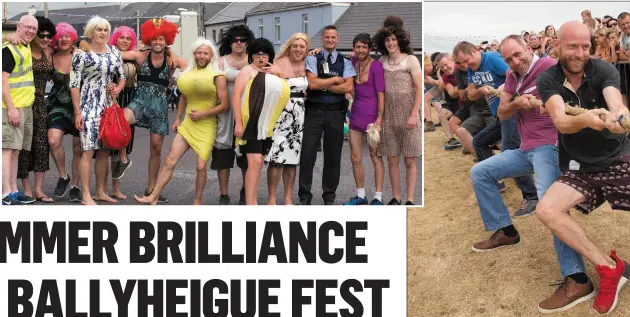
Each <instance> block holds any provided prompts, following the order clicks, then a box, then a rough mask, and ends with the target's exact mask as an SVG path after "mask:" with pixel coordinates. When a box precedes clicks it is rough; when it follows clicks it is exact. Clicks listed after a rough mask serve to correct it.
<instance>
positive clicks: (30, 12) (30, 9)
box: [26, 6, 37, 15]
mask: <svg viewBox="0 0 630 317" xmlns="http://www.w3.org/2000/svg"><path fill="white" fill-rule="evenodd" d="M26 12H28V15H35V13H37V7H36V6H30V7H28V11H26Z"/></svg>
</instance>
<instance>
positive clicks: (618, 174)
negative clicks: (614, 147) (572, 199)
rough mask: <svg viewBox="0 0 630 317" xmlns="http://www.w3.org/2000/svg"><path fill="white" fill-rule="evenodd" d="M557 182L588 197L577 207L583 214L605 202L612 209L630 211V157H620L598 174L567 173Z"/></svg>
mask: <svg viewBox="0 0 630 317" xmlns="http://www.w3.org/2000/svg"><path fill="white" fill-rule="evenodd" d="M557 181H558V182H560V183H562V184H566V185H569V186H571V187H573V188H574V189H575V190H577V191H578V192H580V193H581V194H582V195H584V196H585V197H586V201H585V202H584V203H582V204H579V205H577V206H575V209H577V210H579V211H580V212H582V213H585V214H588V213H590V212H591V211H593V210H595V209H597V208H598V207H599V206H601V205H602V204H603V203H604V202H605V201H608V203H610V206H611V207H612V209H618V210H626V211H630V155H625V156H622V157H620V158H619V159H617V160H616V161H614V162H613V163H612V164H610V165H609V166H608V167H606V168H604V169H603V170H601V171H598V172H593V173H579V172H573V171H569V172H566V173H564V174H563V175H562V176H560V178H559V179H558V180H557Z"/></svg>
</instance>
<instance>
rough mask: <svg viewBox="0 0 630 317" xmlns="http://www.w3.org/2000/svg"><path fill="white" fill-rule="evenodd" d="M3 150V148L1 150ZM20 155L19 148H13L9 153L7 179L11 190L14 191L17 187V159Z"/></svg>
mask: <svg viewBox="0 0 630 317" xmlns="http://www.w3.org/2000/svg"><path fill="white" fill-rule="evenodd" d="M3 151H4V150H3ZM19 157H20V151H19V150H13V152H12V153H11V161H10V162H11V178H10V179H9V181H10V184H11V192H12V193H15V192H17V191H18V187H17V172H18V161H19Z"/></svg>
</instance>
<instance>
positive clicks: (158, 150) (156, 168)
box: [147, 133, 186, 193]
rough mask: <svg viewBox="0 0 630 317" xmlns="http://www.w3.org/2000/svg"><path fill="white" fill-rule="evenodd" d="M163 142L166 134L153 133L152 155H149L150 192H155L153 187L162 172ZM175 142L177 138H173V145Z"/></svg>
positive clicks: (148, 188)
mask: <svg viewBox="0 0 630 317" xmlns="http://www.w3.org/2000/svg"><path fill="white" fill-rule="evenodd" d="M182 141H183V139H182ZM185 142H186V141H184V143H185ZM162 144H164V136H163V135H157V134H154V133H151V156H150V157H149V183H148V185H147V190H148V191H149V193H151V192H153V188H154V187H155V183H156V182H157V177H158V173H159V172H160V160H161V158H162ZM174 144H175V140H173V145H174ZM178 160H179V159H178Z"/></svg>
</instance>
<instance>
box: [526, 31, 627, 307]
mask: <svg viewBox="0 0 630 317" xmlns="http://www.w3.org/2000/svg"><path fill="white" fill-rule="evenodd" d="M590 37H591V36H590V32H589V29H588V28H587V26H585V25H584V24H582V23H580V22H579V21H571V22H567V23H565V24H564V25H563V26H562V27H561V28H560V30H559V31H558V50H559V62H558V64H556V65H555V66H553V67H551V68H549V69H548V70H546V71H545V72H544V73H542V74H541V75H540V76H539V77H538V78H537V81H536V85H537V87H538V89H539V91H540V95H541V97H542V101H543V102H544V106H545V108H546V110H547V111H548V112H549V114H550V115H551V119H552V120H553V123H554V125H555V126H556V127H557V129H558V131H559V132H560V133H559V135H558V140H559V143H560V146H559V162H560V169H561V170H562V171H563V172H564V174H563V175H562V176H560V178H559V179H558V180H557V181H556V182H555V183H553V185H551V187H549V189H548V190H547V192H546V193H545V196H544V197H542V200H541V201H540V203H539V204H538V208H537V210H536V216H537V217H538V219H539V220H540V221H541V222H542V223H543V224H544V225H545V226H547V228H549V229H550V230H551V232H552V233H553V234H554V247H555V249H556V253H557V254H558V261H559V262H560V270H561V273H562V276H563V277H564V282H563V283H562V284H561V285H560V287H558V289H557V290H556V292H555V293H554V294H553V295H551V296H550V297H549V298H548V299H546V300H544V301H542V302H541V303H540V304H539V306H538V308H539V310H540V311H541V312H555V311H562V310H566V309H569V308H571V307H573V306H575V305H576V304H578V303H580V302H583V301H585V300H587V299H589V298H591V297H593V296H594V294H595V291H594V287H593V284H592V283H591V281H590V280H589V278H588V276H587V275H586V273H585V267H584V260H583V259H582V256H585V257H586V258H587V259H588V260H589V261H591V262H592V263H593V264H594V265H595V270H596V271H597V273H598V275H599V280H600V290H599V292H598V294H597V297H596V298H595V302H594V303H593V308H594V309H595V310H596V311H597V312H598V313H609V312H610V311H612V310H613V309H614V308H615V306H616V304H617V299H618V296H619V292H620V290H621V288H622V287H623V285H624V284H625V283H626V282H627V281H628V277H629V275H630V268H629V264H628V263H627V262H624V261H623V260H621V259H620V258H619V257H618V256H617V255H616V253H615V251H614V250H613V251H611V254H610V256H608V255H606V253H604V252H603V251H601V249H600V248H598V247H597V246H596V245H595V244H594V243H593V242H592V240H591V239H589V238H588V237H587V235H586V233H585V232H584V230H583V229H582V227H581V226H580V225H579V224H578V223H577V222H576V221H575V220H574V219H573V218H571V216H570V214H569V210H570V209H571V208H575V209H577V210H579V211H581V212H583V213H585V214H588V213H590V212H591V211H593V210H595V209H596V208H598V207H599V206H601V205H602V204H603V203H604V202H605V201H608V202H609V203H610V205H611V207H612V209H621V210H630V195H628V192H627V189H626V188H630V177H628V174H629V173H628V172H629V170H628V165H629V163H630V155H629V154H630V143H629V142H628V139H627V137H626V135H625V133H626V131H625V129H623V128H622V127H621V125H620V124H619V122H620V120H621V119H622V118H628V116H629V113H628V108H627V107H625V106H624V105H623V102H622V100H621V94H620V92H619V73H618V72H617V70H616V69H615V67H614V66H612V65H611V64H609V63H606V62H603V61H601V60H597V59H592V58H589V49H590V47H591V41H590ZM565 102H568V103H572V104H575V105H579V107H581V108H583V109H587V111H586V112H585V113H584V114H581V115H578V116H570V115H567V114H565Z"/></svg>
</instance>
